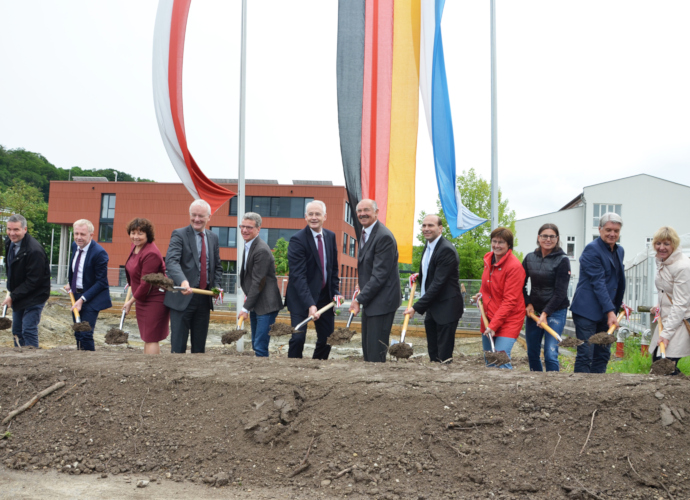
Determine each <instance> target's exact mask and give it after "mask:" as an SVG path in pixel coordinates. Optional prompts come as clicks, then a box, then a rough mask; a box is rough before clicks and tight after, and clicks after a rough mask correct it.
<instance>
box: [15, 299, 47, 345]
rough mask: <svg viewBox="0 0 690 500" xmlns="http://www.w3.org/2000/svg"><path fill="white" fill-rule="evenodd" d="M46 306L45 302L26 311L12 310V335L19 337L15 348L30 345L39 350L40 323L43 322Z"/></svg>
mask: <svg viewBox="0 0 690 500" xmlns="http://www.w3.org/2000/svg"><path fill="white" fill-rule="evenodd" d="M44 305H45V302H44V303H43V304H38V305H37V306H31V307H27V308H25V309H19V310H16V311H15V310H14V309H13V310H12V335H14V336H15V337H17V338H16V339H15V340H14V345H15V347H19V346H22V347H24V346H27V345H29V346H34V347H35V348H36V349H38V323H39V322H40V321H41V312H42V311H43V306H44ZM17 339H18V340H19V346H18V345H17Z"/></svg>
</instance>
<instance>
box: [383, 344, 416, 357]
mask: <svg viewBox="0 0 690 500" xmlns="http://www.w3.org/2000/svg"><path fill="white" fill-rule="evenodd" d="M388 354H390V355H391V356H393V357H394V358H398V359H409V358H410V356H412V355H413V354H414V350H412V347H410V346H409V345H407V344H406V343H405V342H398V343H397V344H393V345H392V346H390V347H389V348H388Z"/></svg>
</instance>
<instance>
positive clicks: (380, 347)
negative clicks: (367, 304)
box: [362, 308, 395, 363]
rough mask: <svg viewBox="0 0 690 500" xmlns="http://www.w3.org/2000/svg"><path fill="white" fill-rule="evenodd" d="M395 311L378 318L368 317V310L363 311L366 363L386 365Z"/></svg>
mask: <svg viewBox="0 0 690 500" xmlns="http://www.w3.org/2000/svg"><path fill="white" fill-rule="evenodd" d="M394 319H395V311H393V312H391V313H387V314H380V315H377V316H367V312H366V308H364V309H363V310H362V352H363V354H364V361H371V362H372V363H385V362H386V354H387V353H388V342H389V341H390V338H391V327H392V326H393V320H394Z"/></svg>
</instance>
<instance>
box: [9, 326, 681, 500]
mask: <svg viewBox="0 0 690 500" xmlns="http://www.w3.org/2000/svg"><path fill="white" fill-rule="evenodd" d="M67 326H68V324H67ZM107 328H109V326H108V327H105V326H104V331H105V330H107ZM56 335H57V336H60V334H59V333H58V332H56ZM63 336H64V334H63ZM8 338H9V334H8V333H7V332H0V341H2V342H3V343H5V344H6V343H7V341H8ZM285 340H287V339H285ZM68 341H69V339H67V340H65V341H64V342H62V344H63V345H64V346H65V347H56V348H54V349H40V350H34V349H23V350H19V349H13V348H9V347H6V348H0V365H1V366H2V368H1V369H0V373H2V377H0V418H5V417H6V416H7V415H8V414H9V412H10V411H11V410H13V409H15V408H17V407H18V406H21V405H22V404H23V403H25V402H27V401H29V400H30V399H31V398H32V397H33V396H34V395H36V394H37V393H38V392H40V391H42V390H43V389H46V388H47V387H50V386H51V385H53V384H55V383H56V382H59V381H63V382H64V383H65V386H64V387H62V388H60V389H58V390H57V391H55V392H53V393H52V394H50V395H48V396H46V397H45V398H43V399H40V400H39V401H38V403H36V404H35V405H34V406H33V407H32V408H30V409H28V410H26V411H25V412H23V413H21V414H19V415H18V416H16V417H14V418H13V419H12V420H11V421H10V422H9V424H4V425H2V427H0V432H1V433H7V434H0V437H2V436H3V435H4V436H5V438H4V439H0V464H1V465H2V467H0V498H22V499H23V498H27V499H28V498H52V499H56V500H59V499H62V498H93V496H94V495H97V496H98V497H100V498H122V497H125V496H126V497H130V498H144V497H146V498H220V497H221V496H222V497H223V498H240V497H242V498H266V499H268V498H276V499H283V498H285V499H287V498H297V499H300V498H305V499H306V498H342V497H347V498H367V499H368V498H381V499H398V498H400V499H440V498H453V499H455V498H459V499H486V498H496V499H524V498H531V499H532V498H533V499H558V498H568V499H571V498H575V499H578V498H580V499H587V498H599V499H621V498H630V499H650V500H651V499H654V500H656V499H659V498H664V499H674V500H675V499H687V498H690V476H689V474H690V468H689V465H690V438H689V434H688V432H687V431H686V430H685V425H687V423H688V421H689V420H690V404H689V403H688V401H690V399H689V396H690V385H689V383H688V380H687V378H685V377H683V376H680V377H657V376H641V375H625V374H608V375H582V374H569V373H542V374H538V373H530V372H529V371H526V361H524V360H520V359H517V360H516V362H515V366H516V369H515V370H512V371H509V370H498V369H488V368H485V367H484V365H483V360H482V359H481V357H480V356H479V355H476V354H462V353H460V352H457V354H456V357H455V360H454V361H453V363H451V364H448V365H438V364H431V363H429V362H428V358H427V359H425V358H424V357H417V358H413V359H411V360H409V361H398V362H396V361H390V362H387V363H385V364H370V363H364V362H362V360H361V357H360V356H357V355H356V349H354V350H353V351H352V352H353V353H355V354H353V355H351V356H345V355H343V356H342V357H340V358H339V359H333V360H329V361H314V360H311V359H301V360H295V359H287V358H286V356H285V353H284V352H282V353H281V354H278V353H274V354H273V355H272V356H271V357H269V358H268V359H259V358H256V357H254V356H253V355H248V353H247V352H245V353H244V354H242V353H238V352H237V351H236V350H235V349H234V348H224V347H218V348H212V349H211V350H210V352H208V353H206V354H202V355H177V356H173V355H171V354H167V353H166V354H162V355H161V356H144V355H143V354H142V352H141V350H140V349H138V348H131V347H129V348H128V347H125V346H115V347H109V346H100V345H99V346H98V347H97V352H95V353H87V352H77V351H75V350H74V349H73V347H72V346H71V345H69V342H68ZM475 343H476V342H475ZM58 345H60V343H58ZM68 345H69V346H68ZM164 351H165V349H164ZM141 480H146V481H149V483H148V485H147V486H145V488H143V489H142V488H138V487H137V483H138V482H139V481H141Z"/></svg>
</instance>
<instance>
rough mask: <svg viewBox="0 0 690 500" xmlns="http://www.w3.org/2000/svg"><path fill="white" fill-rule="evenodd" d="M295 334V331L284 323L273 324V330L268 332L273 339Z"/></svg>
mask: <svg viewBox="0 0 690 500" xmlns="http://www.w3.org/2000/svg"><path fill="white" fill-rule="evenodd" d="M293 333H295V329H294V328H292V327H291V326H290V325H286V324H284V323H273V324H272V325H271V329H270V330H269V331H268V334H269V335H270V336H271V337H275V336H279V335H292V334H293Z"/></svg>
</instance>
